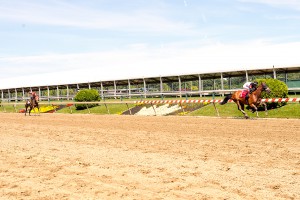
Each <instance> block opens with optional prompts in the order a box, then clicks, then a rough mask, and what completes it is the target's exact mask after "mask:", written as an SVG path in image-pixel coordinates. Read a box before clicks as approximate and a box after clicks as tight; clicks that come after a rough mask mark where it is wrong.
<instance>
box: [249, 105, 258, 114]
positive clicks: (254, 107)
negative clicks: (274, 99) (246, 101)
mask: <svg viewBox="0 0 300 200" xmlns="http://www.w3.org/2000/svg"><path fill="white" fill-rule="evenodd" d="M250 106H251V108H252V109H254V110H253V112H256V117H258V111H257V107H256V106H255V105H254V104H251V105H250Z"/></svg>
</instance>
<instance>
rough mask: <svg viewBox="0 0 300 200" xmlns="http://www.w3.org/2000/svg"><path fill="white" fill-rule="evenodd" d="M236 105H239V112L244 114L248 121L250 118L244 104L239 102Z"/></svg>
mask: <svg viewBox="0 0 300 200" xmlns="http://www.w3.org/2000/svg"><path fill="white" fill-rule="evenodd" d="M236 103H237V105H238V108H239V110H240V111H241V112H242V113H243V114H244V117H245V118H246V119H248V118H249V117H248V115H247V113H246V112H245V111H244V108H245V107H244V104H241V103H240V102H239V101H237V102H236Z"/></svg>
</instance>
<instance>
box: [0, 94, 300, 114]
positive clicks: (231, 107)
mask: <svg viewBox="0 0 300 200" xmlns="http://www.w3.org/2000/svg"><path fill="white" fill-rule="evenodd" d="M219 98H221V97H219ZM219 98H218V99H219ZM290 98H293V97H290ZM196 99H200V98H196ZM201 99H210V98H205V97H203V98H201ZM216 99H217V98H216ZM134 100H136V99H132V101H134ZM148 100H158V99H148ZM173 100H179V98H178V99H174V98H173ZM115 101H116V102H118V101H119V102H121V101H120V100H115ZM126 101H128V100H126ZM102 102H103V101H102ZM110 102H111V101H110ZM56 103H57V102H56ZM13 105H14V104H13V103H12V104H11V105H5V106H4V108H3V107H0V112H16V111H17V112H19V110H20V109H23V108H24V105H17V106H16V108H15V107H14V106H13ZM106 105H107V108H106V106H105V105H103V104H101V105H100V106H97V107H93V108H90V109H89V110H87V109H85V110H76V109H75V107H74V106H72V107H71V110H72V113H73V114H76V113H78V114H87V113H92V114H108V110H109V114H121V113H122V112H124V111H126V110H127V109H128V108H127V106H126V104H106ZM45 106H46V105H45ZM128 106H129V108H133V107H134V106H135V104H128ZM215 106H216V108H217V109H218V111H219V115H220V117H243V114H242V113H241V112H240V111H239V110H238V109H237V106H236V104H235V103H227V104H225V105H220V104H218V103H216V104H215ZM71 110H70V108H69V107H66V108H63V109H61V110H58V111H57V113H66V114H70V113H71ZM89 111H90V112H89ZM246 112H247V114H248V115H249V117H251V118H252V117H253V118H255V117H256V114H255V113H252V112H251V111H250V110H246ZM186 115H190V116H217V112H216V110H215V108H214V106H213V104H212V103H211V104H208V105H207V106H204V107H202V108H200V109H198V110H196V111H194V112H191V113H187V114H186ZM259 117H260V118H265V117H267V118H296V119H300V103H291V102H290V103H288V104H287V105H285V106H283V107H281V108H277V109H272V110H269V111H268V115H267V116H265V112H264V111H259Z"/></svg>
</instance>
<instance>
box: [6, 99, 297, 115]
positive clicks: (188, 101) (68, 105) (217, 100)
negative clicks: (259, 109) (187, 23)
mask: <svg viewBox="0 0 300 200" xmlns="http://www.w3.org/2000/svg"><path fill="white" fill-rule="evenodd" d="M222 101H223V99H194V100H149V101H147V100H145V101H93V102H73V101H72V102H70V101H68V102H63V101H57V102H39V105H47V106H58V105H64V106H66V107H68V108H69V109H70V113H72V112H73V111H72V107H74V106H75V105H86V108H87V109H88V112H89V113H91V112H90V109H89V107H88V105H89V104H99V105H104V106H105V107H106V109H107V113H108V114H110V111H109V108H108V106H107V105H109V104H126V106H127V108H128V110H129V112H130V114H131V108H129V104H136V105H143V104H150V105H152V107H153V105H155V104H179V105H182V104H195V103H212V104H213V105H214V107H215V110H216V112H217V113H218V110H217V108H216V106H215V103H220V102H222ZM261 101H262V102H265V103H274V102H293V103H296V102H299V103H300V97H295V98H268V99H262V100H261ZM228 102H229V103H233V101H232V100H229V101H228ZM17 105H25V102H10V103H9V102H1V103H0V106H1V107H2V109H3V111H4V112H6V109H5V107H6V106H13V107H14V109H15V111H16V112H18V110H17ZM24 107H25V106H24ZM153 109H154V107H153Z"/></svg>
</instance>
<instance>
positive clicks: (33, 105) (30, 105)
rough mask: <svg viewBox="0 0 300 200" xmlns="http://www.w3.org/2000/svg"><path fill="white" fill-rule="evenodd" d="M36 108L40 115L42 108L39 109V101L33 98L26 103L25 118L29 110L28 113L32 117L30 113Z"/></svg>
mask: <svg viewBox="0 0 300 200" xmlns="http://www.w3.org/2000/svg"><path fill="white" fill-rule="evenodd" d="M28 108H29V110H28ZM35 108H37V109H38V112H39V113H40V107H39V103H38V102H37V100H36V99H34V98H31V99H30V100H27V101H26V103H25V116H26V113H27V110H28V113H29V116H30V112H31V111H32V110H34V109H35Z"/></svg>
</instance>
